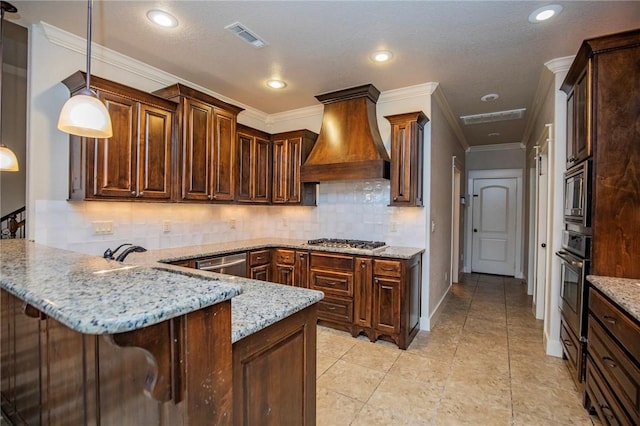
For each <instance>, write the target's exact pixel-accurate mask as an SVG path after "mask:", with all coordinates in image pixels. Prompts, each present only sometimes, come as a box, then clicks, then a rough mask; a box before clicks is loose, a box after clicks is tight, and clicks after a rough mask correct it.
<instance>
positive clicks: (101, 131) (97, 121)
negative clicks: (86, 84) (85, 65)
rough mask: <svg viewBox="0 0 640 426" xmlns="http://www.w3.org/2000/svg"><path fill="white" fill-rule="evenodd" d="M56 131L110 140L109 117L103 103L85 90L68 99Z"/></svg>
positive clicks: (111, 133) (61, 112) (111, 132)
mask: <svg viewBox="0 0 640 426" xmlns="http://www.w3.org/2000/svg"><path fill="white" fill-rule="evenodd" d="M58 129H60V130H62V131H63V132H66V133H70V134H72V135H78V136H85V137H88V138H110V137H111V136H112V135H113V131H112V130H111V117H110V116H109V111H107V108H106V107H105V105H104V103H102V101H101V100H100V99H98V97H97V96H96V95H95V94H94V93H93V92H92V91H91V90H89V91H88V93H87V89H86V88H85V89H82V90H81V91H80V92H79V93H77V94H76V95H74V96H72V97H70V98H69V100H68V101H67V102H66V103H65V104H64V106H63V107H62V111H60V118H59V119H58Z"/></svg>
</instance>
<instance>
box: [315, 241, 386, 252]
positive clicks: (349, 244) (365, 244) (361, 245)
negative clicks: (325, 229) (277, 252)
mask: <svg viewBox="0 0 640 426" xmlns="http://www.w3.org/2000/svg"><path fill="white" fill-rule="evenodd" d="M307 244H308V245H310V246H320V247H342V248H355V249H363V250H376V249H381V248H383V247H386V245H387V244H386V243H384V242H382V241H363V240H345V239H338V238H318V239H315V240H309V241H307Z"/></svg>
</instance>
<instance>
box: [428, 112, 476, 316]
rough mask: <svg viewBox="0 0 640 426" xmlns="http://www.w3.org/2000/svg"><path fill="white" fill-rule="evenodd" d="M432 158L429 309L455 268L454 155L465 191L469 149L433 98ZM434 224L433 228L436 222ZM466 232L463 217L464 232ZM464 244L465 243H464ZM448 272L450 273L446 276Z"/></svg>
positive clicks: (434, 305)
mask: <svg viewBox="0 0 640 426" xmlns="http://www.w3.org/2000/svg"><path fill="white" fill-rule="evenodd" d="M430 119H431V122H430V123H431V158H430V161H429V162H428V163H425V167H426V168H425V172H429V173H430V175H431V184H430V191H429V192H430V194H429V199H428V202H427V205H426V208H428V209H429V210H430V223H428V224H427V232H430V238H429V312H430V313H431V315H437V309H438V307H439V305H440V303H441V302H442V300H443V299H444V297H445V296H446V295H447V293H448V291H449V288H450V284H451V277H450V269H451V211H452V181H453V179H452V159H453V157H454V156H455V157H456V160H457V163H458V164H460V165H461V167H462V169H461V177H462V178H461V193H462V194H464V193H465V187H466V185H465V182H464V180H465V179H464V176H465V152H464V148H463V147H462V145H461V144H460V142H459V141H458V139H457V138H456V135H455V133H454V131H453V129H452V128H451V126H450V125H449V123H448V121H447V119H446V116H445V111H444V110H443V107H442V105H440V104H439V103H438V102H437V101H434V100H432V102H431V117H430ZM433 224H434V225H435V227H434V228H431V226H432V225H433ZM463 234H464V223H463V221H462V219H461V229H460V235H461V237H462V235H463ZM460 247H462V245H460ZM445 274H446V277H445Z"/></svg>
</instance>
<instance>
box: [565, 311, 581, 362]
mask: <svg viewBox="0 0 640 426" xmlns="http://www.w3.org/2000/svg"><path fill="white" fill-rule="evenodd" d="M560 341H561V342H562V348H563V349H564V353H565V355H566V356H567V359H568V360H569V365H570V366H571V369H572V370H573V371H574V372H575V373H576V375H577V373H578V361H579V359H580V350H579V348H578V339H577V338H576V337H575V336H574V334H573V332H572V331H571V329H570V328H569V326H568V325H567V323H566V322H565V320H564V318H562V321H561V322H560Z"/></svg>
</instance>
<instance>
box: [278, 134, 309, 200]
mask: <svg viewBox="0 0 640 426" xmlns="http://www.w3.org/2000/svg"><path fill="white" fill-rule="evenodd" d="M317 137H318V135H317V134H316V133H313V132H312V131H310V130H296V131H292V132H286V133H279V134H275V135H273V191H272V200H271V201H272V203H273V204H300V205H304V206H315V205H316V188H317V183H311V182H305V183H302V182H300V168H301V166H302V164H303V163H304V162H305V161H306V159H307V157H308V156H309V153H310V152H311V149H312V148H313V145H314V144H315V142H316V139H317Z"/></svg>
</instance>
